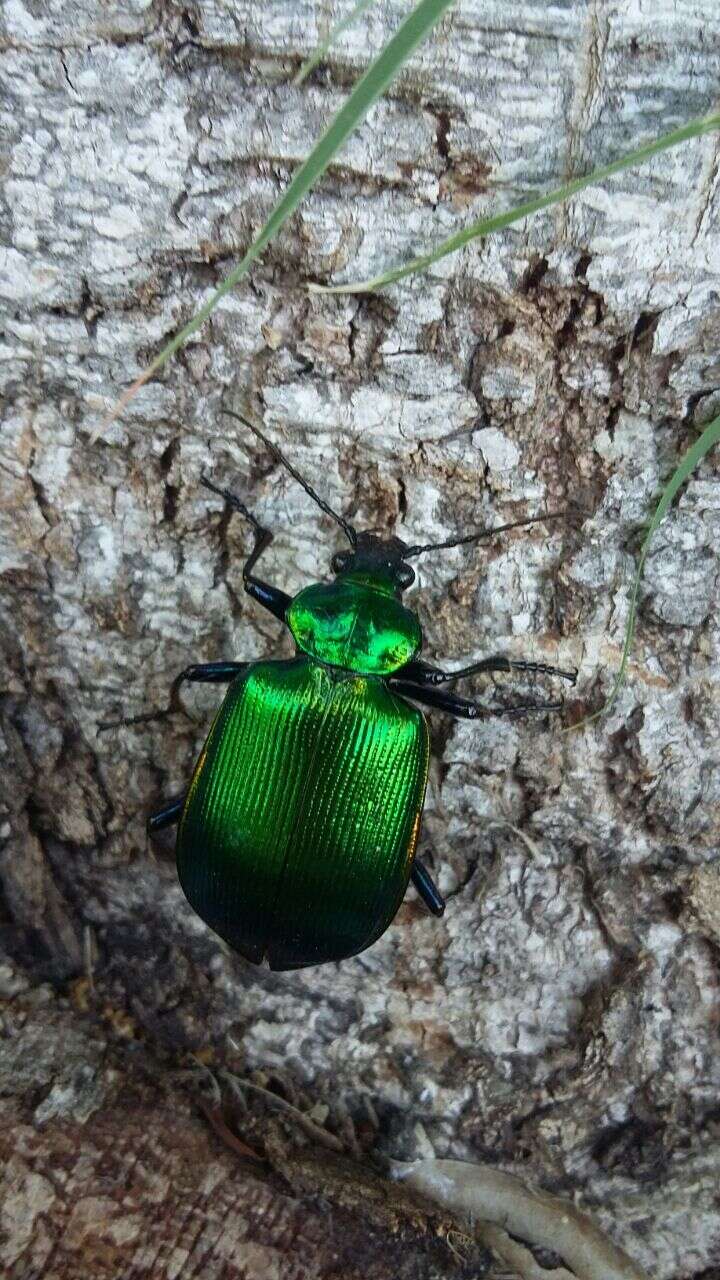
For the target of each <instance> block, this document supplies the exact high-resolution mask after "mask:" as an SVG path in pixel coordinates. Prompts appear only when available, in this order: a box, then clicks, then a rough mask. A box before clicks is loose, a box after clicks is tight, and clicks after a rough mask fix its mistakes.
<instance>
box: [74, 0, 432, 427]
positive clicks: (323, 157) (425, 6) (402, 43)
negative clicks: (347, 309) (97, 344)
mask: <svg viewBox="0 0 720 1280" xmlns="http://www.w3.org/2000/svg"><path fill="white" fill-rule="evenodd" d="M452 3H453V0H419V3H418V4H416V5H415V7H414V8H413V10H412V12H411V13H409V14H408V16H407V17H406V18H405V20H404V21H403V22H402V23H401V24H400V26H399V27H398V29H397V31H396V32H395V35H394V36H392V37H391V38H390V40H388V42H387V44H386V45H385V47H384V48H383V49H382V50H381V51H380V53H379V54H378V56H377V58H376V59H375V61H374V62H373V63H371V65H370V66H369V67H368V69H367V71H366V72H365V74H364V75H363V76H362V77H361V78H360V80H359V81H358V83H357V84H356V85H355V88H354V89H353V91H352V93H351V94H350V96H349V98H348V99H347V101H346V102H344V103H343V105H342V107H341V108H340V110H339V111H338V112H337V113H336V115H335V116H334V118H333V120H332V121H331V123H330V125H329V126H328V128H327V129H326V131H325V133H324V134H323V135H322V137H321V138H320V139H319V140H318V141H317V142H316V144H315V146H314V147H313V149H312V151H311V152H310V155H309V156H308V157H307V159H306V160H304V161H303V163H302V164H301V166H300V168H299V169H298V171H297V173H296V174H295V176H294V178H293V179H292V182H291V183H290V185H289V187H288V188H287V190H286V191H285V192H284V194H283V195H282V196H281V197H280V199H279V200H278V202H277V204H276V205H275V208H274V209H273V211H272V213H271V214H270V216H269V218H268V219H267V222H266V223H265V225H264V226H263V227H262V229H261V231H260V233H259V234H258V236H257V237H256V238H255V240H253V242H252V244H251V245H250V248H249V249H248V251H247V253H246V254H245V256H244V258H242V259H241V261H240V262H239V263H238V264H237V266H236V267H233V269H232V271H231V272H230V273H229V275H227V276H226V277H225V279H224V280H223V282H222V284H221V285H220V287H219V289H217V290H216V291H215V293H214V294H213V295H212V297H211V298H209V299H208V301H207V302H206V303H205V304H204V306H202V307H201V308H200V310H199V311H198V312H196V314H195V315H194V316H193V318H192V320H190V321H189V322H188V323H187V324H186V325H184V326H183V328H182V329H180V331H179V332H178V333H176V334H175V337H174V338H172V339H171V341H170V342H168V343H167V345H166V346H165V347H163V349H162V351H161V352H160V354H159V355H157V356H156V357H155V359H154V360H153V361H152V363H151V364H149V365H148V367H147V369H145V370H144V372H143V373H141V374H140V377H139V378H136V379H135V381H134V382H133V384H132V386H130V387H128V389H127V390H126V391H125V392H124V393H123V395H122V396H121V397H120V399H119V400H118V401H117V403H116V404H115V405H114V406H113V408H112V409H111V410H110V413H109V414H108V416H107V417H106V419H105V421H104V423H103V424H102V427H101V428H100V430H101V431H102V430H103V429H104V428H106V427H108V426H109V425H110V423H112V422H114V421H115V419H116V418H117V417H118V415H119V414H120V413H122V410H123V409H124V408H125V406H126V405H127V404H129V402H130V401H131V400H132V398H133V396H135V394H136V393H137V392H138V391H139V390H140V388H141V387H142V386H144V384H145V383H146V382H147V381H148V379H149V378H151V377H152V376H153V374H155V373H157V371H158V369H161V368H162V366H163V365H164V364H165V362H166V360H169V358H170V356H171V355H173V354H174V353H175V352H176V351H177V350H178V348H179V347H181V346H182V345H183V343H184V342H187V340H188V338H190V337H191V336H192V334H193V333H195V332H196V331H197V330H198V329H199V328H200V326H201V325H202V324H203V323H204V321H205V320H207V318H208V316H209V315H210V314H211V313H212V312H213V311H214V310H215V308H216V306H217V304H218V302H220V300H221V299H222V298H224V297H225V294H226V293H229V292H230V290H231V289H233V288H234V287H235V285H236V284H237V282H238V280H239V279H240V278H241V276H243V275H245V273H246V271H247V270H248V268H249V267H250V266H251V265H252V263H253V262H255V261H256V259H257V258H259V257H260V254H261V253H262V251H263V249H265V248H266V246H267V245H268V243H269V241H270V240H271V239H272V237H273V236H274V235H275V234H276V233H277V232H278V231H279V230H280V228H281V227H282V225H283V223H285V222H286V221H287V219H288V218H289V217H290V215H291V214H292V213H294V211H295V209H296V208H297V206H298V205H299V203H300V201H301V200H302V199H303V197H304V196H305V195H307V192H308V191H309V190H310V188H311V187H312V186H313V184H314V183H315V182H317V180H318V178H319V177H320V176H321V174H322V173H324V171H325V169H327V167H328V165H329V164H330V163H331V161H332V159H333V157H334V156H335V155H336V153H337V152H338V151H339V150H340V148H341V147H342V146H343V144H344V143H345V141H346V140H347V138H348V137H349V135H350V134H351V133H352V132H353V130H354V129H356V128H357V126H358V125H359V124H360V122H361V121H362V120H364V119H365V116H366V115H367V113H368V111H369V110H370V108H371V107H372V105H373V103H374V102H376V101H377V99H378V98H379V97H380V95H381V94H382V93H383V92H384V91H385V89H386V88H387V86H388V85H389V84H390V82H391V80H393V79H394V77H395V76H396V75H397V73H398V71H400V69H401V67H402V66H403V64H404V63H405V62H406V61H407V59H408V58H409V57H410V55H411V53H413V51H414V50H415V48H416V47H417V46H418V45H419V44H420V43H421V42H422V41H423V40H424V39H425V37H426V36H427V35H429V33H430V32H431V31H432V29H433V27H434V26H436V25H437V23H438V22H439V21H440V18H441V17H442V16H443V14H444V13H445V10H446V9H449V7H450V5H451V4H452ZM93 438H94V437H93Z"/></svg>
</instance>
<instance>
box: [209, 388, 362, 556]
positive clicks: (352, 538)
mask: <svg viewBox="0 0 720 1280" xmlns="http://www.w3.org/2000/svg"><path fill="white" fill-rule="evenodd" d="M222 412H223V413H225V414H227V416H228V417H229V418H237V420H238V422H242V424H243V426H245V427H247V428H248V429H249V430H250V431H252V433H253V435H255V436H257V438H258V440H262V442H263V444H264V445H265V448H266V449H269V450H270V453H271V454H272V455H273V457H274V458H276V459H277V461H278V462H280V463H282V465H283V466H284V467H285V469H286V471H289V472H290V475H291V476H292V478H293V480H297V482H298V484H299V485H301V486H302V488H303V489H304V490H305V492H306V493H307V494H309V496H310V497H311V498H312V499H313V502H316V503H317V505H318V506H319V508H320V510H321V511H324V512H325V514H326V515H328V516H332V518H333V520H337V523H338V524H339V525H340V528H341V529H342V531H343V533H344V534H345V537H346V538H347V540H348V542H349V543H350V546H351V547H355V546H357V533H356V532H355V530H354V529H353V527H352V525H351V524H350V522H349V521H348V520H346V519H345V518H344V517H343V516H340V515H338V513H337V511H333V509H332V507H331V506H328V504H327V502H325V500H324V499H323V498H321V497H320V495H319V494H317V493H316V492H315V490H314V489H313V487H312V485H311V484H308V481H307V480H305V479H304V478H303V477H302V476H301V475H300V472H299V471H296V470H295V468H294V466H293V465H292V463H291V462H288V460H287V458H286V457H285V455H284V454H283V453H281V452H280V450H279V449H278V447H277V445H276V444H273V442H272V440H268V438H267V436H266V435H264V434H263V432H262V431H261V430H260V428H259V427H256V426H255V423H254V422H250V421H249V419H248V418H244V417H243V415H242V414H241V413H237V412H236V411H235V410H234V409H225V408H223V410H222Z"/></svg>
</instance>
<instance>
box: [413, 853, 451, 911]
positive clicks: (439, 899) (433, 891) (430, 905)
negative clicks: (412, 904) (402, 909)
mask: <svg viewBox="0 0 720 1280" xmlns="http://www.w3.org/2000/svg"><path fill="white" fill-rule="evenodd" d="M410 879H411V880H412V882H413V887H414V888H415V890H416V892H417V893H418V895H419V896H420V898H422V901H423V902H424V903H425V906H426V907H427V909H428V911H429V912H430V913H431V914H432V915H434V916H441V915H443V914H444V912H445V899H444V898H443V896H442V894H441V893H440V890H439V889H438V887H437V885H436V884H435V881H434V880H433V878H432V876H431V875H430V872H429V871H428V869H427V867H426V866H425V865H424V864H423V863H422V862H421V861H420V859H419V858H415V859H414V861H413V864H412V870H411V872H410Z"/></svg>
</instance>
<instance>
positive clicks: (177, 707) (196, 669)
mask: <svg viewBox="0 0 720 1280" xmlns="http://www.w3.org/2000/svg"><path fill="white" fill-rule="evenodd" d="M249 665H250V663H249V662H194V663H193V664H192V665H191V666H189V667H186V668H185V670H184V671H181V672H180V675H179V676H176V677H175V679H174V680H173V682H172V684H171V686H170V697H169V699H168V704H167V706H166V707H161V708H160V710H159V711H143V712H141V714H140V715H139V716H119V717H118V719H117V720H103V721H102V722H101V723H100V724H99V725H98V728H97V731H98V733H103V732H104V731H105V730H106V729H120V728H121V727H122V726H123V725H129V724H150V723H151V722H152V721H153V720H166V719H167V717H168V716H171V715H173V714H174V712H176V711H182V710H183V708H182V706H181V704H180V700H179V697H178V694H179V691H180V686H181V685H182V684H185V683H187V684H230V682H231V680H234V679H235V677H236V676H239V675H241V673H242V672H243V671H245V670H246V669H247V668H248V667H249Z"/></svg>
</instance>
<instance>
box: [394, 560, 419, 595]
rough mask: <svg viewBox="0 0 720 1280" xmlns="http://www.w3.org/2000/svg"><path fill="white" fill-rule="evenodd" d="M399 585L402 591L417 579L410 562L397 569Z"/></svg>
mask: <svg viewBox="0 0 720 1280" xmlns="http://www.w3.org/2000/svg"><path fill="white" fill-rule="evenodd" d="M397 577H398V586H399V587H400V589H401V590H402V591H406V590H407V588H408V587H411V586H412V584H413V582H414V581H415V572H414V570H413V569H411V568H410V565H409V564H406V565H403V567H402V569H398V571H397Z"/></svg>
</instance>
